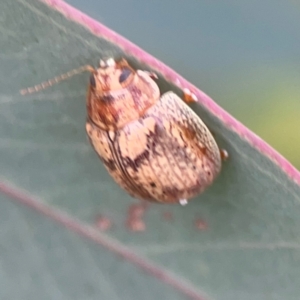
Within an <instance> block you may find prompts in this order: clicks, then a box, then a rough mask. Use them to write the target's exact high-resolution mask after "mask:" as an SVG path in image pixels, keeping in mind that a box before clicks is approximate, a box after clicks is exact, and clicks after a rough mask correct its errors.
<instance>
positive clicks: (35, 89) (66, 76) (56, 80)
mask: <svg viewBox="0 0 300 300" xmlns="http://www.w3.org/2000/svg"><path fill="white" fill-rule="evenodd" d="M87 71H88V72H94V71H95V69H94V68H93V67H92V66H90V65H85V66H81V67H79V68H76V69H73V70H71V71H69V72H67V73H64V74H61V75H58V76H56V77H54V78H52V79H49V80H46V81H44V82H42V83H40V84H37V85H35V86H32V87H29V88H26V89H22V90H20V94H21V95H27V94H33V93H36V92H39V91H42V90H45V89H46V88H48V87H50V86H52V85H54V84H56V83H59V82H61V81H64V80H66V79H69V78H71V77H73V76H74V75H77V74H80V73H83V72H87Z"/></svg>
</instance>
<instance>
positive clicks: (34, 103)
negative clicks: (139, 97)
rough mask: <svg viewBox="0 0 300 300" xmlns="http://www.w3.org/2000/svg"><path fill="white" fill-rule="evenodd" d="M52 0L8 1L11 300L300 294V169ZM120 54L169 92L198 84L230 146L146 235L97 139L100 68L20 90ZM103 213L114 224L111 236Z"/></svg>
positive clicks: (0, 239) (2, 159)
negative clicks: (94, 145) (95, 89)
mask: <svg viewBox="0 0 300 300" xmlns="http://www.w3.org/2000/svg"><path fill="white" fill-rule="evenodd" d="M47 2H48V3H49V4H50V6H52V7H53V8H55V9H56V10H55V9H51V8H49V7H48V6H46V5H45V4H43V3H41V2H38V1H35V0H27V1H24V0H20V1H18V0H3V1H2V2H1V3H0V14H1V21H2V23H3V24H5V26H4V27H3V28H2V31H1V33H2V35H1V38H0V45H1V56H0V64H1V69H2V70H3V71H2V72H1V74H2V75H1V81H0V85H1V97H0V102H1V118H0V168H1V175H0V176H1V183H0V191H1V195H0V197H1V201H0V226H1V227H0V228H1V230H0V254H1V255H0V266H1V267H0V278H1V280H0V298H1V299H72V300H74V299H125V300H126V299H243V300H244V299H245V300H248V299H249V300H250V299H251V300H252V299H256V300H260V299H298V298H299V292H300V291H299V283H300V280H299V278H300V260H299V255H300V254H299V248H300V234H299V228H300V218H299V215H300V187H299V183H300V175H299V172H298V171H297V170H296V169H294V168H293V167H292V166H291V165H290V164H289V163H288V162H287V161H286V160H285V159H284V158H282V157H281V156H280V155H279V154H278V153H276V152H275V151H274V150H273V149H271V148H270V147H269V146H268V145H267V144H265V143H264V142H263V141H262V140H260V139H259V138H258V137H256V136H255V135H254V134H252V133H251V132H250V131H249V130H247V129H246V128H245V127H243V126H242V125H241V124H240V123H238V122H237V121H235V120H234V119H233V118H232V117H231V116H229V115H228V114H227V113H226V112H224V111H223V110H222V109H221V108H219V107H218V106H217V105H216V104H215V103H214V102H212V100H211V99H210V98H209V97H208V96H206V95H205V94H203V93H202V92H201V91H198V90H196V89H195V87H193V86H191V84H189V83H188V82H186V81H185V80H184V79H183V78H181V77H180V76H179V75H177V74H176V73H175V72H174V71H172V70H170V69H169V68H167V67H166V66H165V65H163V64H162V63H160V62H158V61H157V60H155V59H154V58H152V57H151V56H149V55H148V54H146V53H145V52H143V51H142V50H140V49H139V48H137V47H136V46H134V45H132V44H131V43H130V42H128V41H126V40H125V39H123V38H122V37H120V36H118V35H117V34H115V33H113V32H111V31H110V30H108V29H107V28H105V27H103V26H102V25H101V24H99V23H97V22H96V21H93V20H91V19H90V18H88V17H87V16H84V15H82V14H81V13H80V12H78V11H76V10H74V9H73V8H71V7H69V6H68V5H67V4H65V3H63V2H61V1H59V0H49V1H47ZM58 11H60V12H63V13H64V14H65V15H67V16H68V17H69V19H66V18H65V17H64V16H63V15H62V14H61V13H60V12H58ZM82 25H84V26H85V27H86V28H84V27H83V26H82ZM108 55H113V56H116V55H122V56H126V57H127V58H128V59H129V60H130V62H131V63H133V64H134V65H135V66H136V67H139V68H142V69H149V70H150V69H152V70H154V71H156V72H158V73H159V75H160V79H159V86H160V88H161V91H162V92H164V91H167V90H173V91H175V92H177V93H180V88H191V89H193V91H195V94H196V95H197V97H198V98H199V104H198V105H194V106H193V108H195V110H196V112H197V113H198V114H199V116H201V118H202V119H203V120H204V121H205V122H206V124H207V125H208V126H209V128H210V129H211V130H212V131H213V132H214V134H215V136H216V139H217V141H218V143H219V145H220V147H222V148H225V149H226V150H227V151H228V152H229V155H230V159H229V160H228V162H226V163H224V167H223V169H222V173H221V175H220V176H219V178H218V179H217V180H216V182H215V183H214V185H213V186H212V187H211V188H209V189H208V190H207V191H206V192H205V193H204V194H202V195H200V196H199V197H198V198H197V199H195V200H194V201H192V202H191V203H190V204H189V205H188V206H187V207H184V208H183V207H180V206H176V205H165V206H164V205H151V206H150V207H149V208H147V209H146V215H145V217H144V221H145V224H146V230H145V231H144V232H140V233H137V232H132V231H130V230H129V229H128V228H127V227H126V219H127V215H128V213H127V212H128V209H129V208H130V205H131V204H133V203H135V202H136V201H135V200H134V199H131V198H130V197H129V196H128V195H127V194H126V193H125V192H123V190H121V189H120V188H119V187H118V186H117V185H116V184H115V183H114V182H113V180H112V179H111V178H110V177H109V175H108V174H107V173H106V171H105V169H104V167H103V166H102V164H101V163H100V161H99V159H98V158H97V155H96V154H95V153H94V151H93V150H92V149H91V147H90V146H89V144H88V141H87V138H86V134H85V128H84V124H85V115H86V112H85V93H86V87H87V82H88V75H87V74H81V75H78V76H77V77H74V78H72V79H70V80H68V81H65V82H62V83H60V84H58V85H55V86H53V87H51V88H49V89H47V90H44V91H42V92H40V93H36V94H32V95H30V96H26V97H24V96H21V95H20V94H19V90H20V89H22V88H25V87H27V86H32V85H35V84H37V83H40V82H41V81H44V80H47V79H49V78H52V77H53V76H55V75H59V74H61V73H64V72H66V71H69V70H71V69H73V68H76V67H79V66H81V65H84V64H94V65H96V64H97V62H98V60H99V58H100V57H103V56H108ZM179 85H180V86H179ZM11 200H14V201H11ZM98 214H101V215H104V216H106V217H108V218H109V219H110V220H111V221H112V222H113V227H112V228H111V230H109V231H107V232H106V233H105V234H103V233H101V231H99V230H98V229H97V228H96V227H95V223H94V221H95V218H96V216H97V215H98ZM170 216H172V218H170Z"/></svg>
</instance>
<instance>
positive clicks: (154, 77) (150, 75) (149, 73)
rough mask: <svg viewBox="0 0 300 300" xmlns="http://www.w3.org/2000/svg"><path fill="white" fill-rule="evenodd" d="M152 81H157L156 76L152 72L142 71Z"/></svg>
mask: <svg viewBox="0 0 300 300" xmlns="http://www.w3.org/2000/svg"><path fill="white" fill-rule="evenodd" d="M144 73H146V74H147V75H148V76H149V77H151V78H152V79H158V76H157V75H156V74H155V73H154V72H149V71H144Z"/></svg>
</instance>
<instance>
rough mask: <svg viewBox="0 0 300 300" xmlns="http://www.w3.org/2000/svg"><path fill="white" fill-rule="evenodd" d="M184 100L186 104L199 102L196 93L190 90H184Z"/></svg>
mask: <svg viewBox="0 0 300 300" xmlns="http://www.w3.org/2000/svg"><path fill="white" fill-rule="evenodd" d="M183 100H184V101H185V102H186V103H192V102H197V101H198V99H197V97H196V95H195V94H194V93H192V92H191V90H189V89H183Z"/></svg>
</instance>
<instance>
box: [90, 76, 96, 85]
mask: <svg viewBox="0 0 300 300" xmlns="http://www.w3.org/2000/svg"><path fill="white" fill-rule="evenodd" d="M90 85H91V86H92V87H93V88H95V87H96V80H95V76H94V74H91V75H90Z"/></svg>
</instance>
